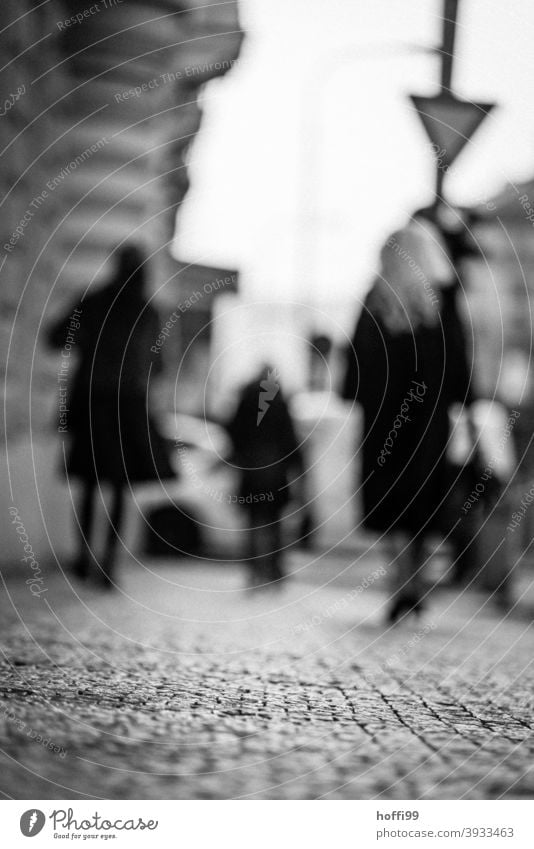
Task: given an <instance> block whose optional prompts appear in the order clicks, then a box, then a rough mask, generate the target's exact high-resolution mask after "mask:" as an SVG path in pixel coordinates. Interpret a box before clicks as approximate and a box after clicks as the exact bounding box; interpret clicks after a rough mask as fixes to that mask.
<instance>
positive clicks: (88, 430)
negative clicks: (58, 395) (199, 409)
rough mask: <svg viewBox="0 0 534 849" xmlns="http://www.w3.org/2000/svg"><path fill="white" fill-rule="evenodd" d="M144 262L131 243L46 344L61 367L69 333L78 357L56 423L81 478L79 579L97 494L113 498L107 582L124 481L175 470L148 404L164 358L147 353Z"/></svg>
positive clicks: (154, 318)
mask: <svg viewBox="0 0 534 849" xmlns="http://www.w3.org/2000/svg"><path fill="white" fill-rule="evenodd" d="M144 264H145V259H144V257H143V254H142V253H141V251H140V250H139V249H138V248H137V247H136V246H134V245H128V246H126V247H124V248H122V249H121V250H120V252H119V254H118V262H117V269H116V272H115V274H114V276H113V277H112V279H111V280H110V282H109V283H108V284H107V285H105V286H103V287H100V288H99V289H97V290H95V291H94V292H92V293H90V294H89V295H87V296H85V297H83V298H82V299H81V300H80V301H79V302H78V304H77V306H76V307H70V308H69V311H68V313H67V314H66V315H64V316H62V318H61V319H60V320H59V321H57V322H56V323H55V324H54V326H53V327H52V328H51V329H50V332H49V343H50V345H51V346H53V347H56V348H62V369H64V368H65V366H64V363H65V359H64V358H65V355H66V339H72V341H71V342H69V344H68V354H69V356H70V355H72V356H73V357H74V356H76V357H77V360H78V363H77V367H76V368H75V369H74V368H73V366H70V364H69V369H68V371H67V373H66V374H65V386H64V398H63V400H64V401H66V403H63V404H62V405H61V406H60V425H59V428H58V430H59V431H60V433H65V434H66V435H67V438H68V442H69V446H68V452H67V459H66V473H67V476H68V477H70V476H72V477H75V478H78V479H79V480H80V482H81V484H82V494H81V500H80V510H79V518H78V517H77V523H76V524H77V528H78V554H77V557H76V559H75V562H74V564H73V570H74V572H75V574H76V575H77V576H78V577H79V578H82V579H85V578H87V577H88V575H89V572H90V564H91V557H93V558H94V557H95V555H94V553H93V550H92V548H91V542H90V540H91V532H92V529H93V519H94V508H95V494H96V489H97V487H100V485H101V484H104V485H107V487H109V488H110V489H111V494H112V498H111V508H110V510H109V512H108V521H109V525H108V531H107V536H106V541H105V551H104V556H103V560H102V563H101V568H102V576H103V580H104V586H108V587H111V586H112V585H113V571H114V564H115V559H116V552H117V542H118V540H119V538H120V532H121V527H122V523H123V514H124V495H125V489H126V487H127V486H129V485H130V484H132V483H136V482H140V481H150V480H157V479H159V478H169V477H171V476H173V474H174V472H173V469H172V467H171V464H170V455H169V452H168V449H167V445H166V443H165V441H164V440H163V438H162V437H161V435H160V434H159V432H158V430H157V428H156V427H155V425H154V422H153V420H152V418H151V416H150V414H149V412H148V409H147V395H148V388H149V383H150V380H151V379H153V378H154V376H155V375H156V374H157V373H158V372H159V371H160V370H161V361H160V359H159V355H157V354H153V353H152V352H151V348H153V347H154V346H155V340H156V338H157V336H158V333H159V321H158V315H157V312H156V310H155V309H154V307H153V306H152V305H151V303H149V301H148V300H147V295H146V292H145V272H144ZM73 316H75V317H76V322H75V326H74V327H73V320H72V319H73ZM71 369H72V370H73V371H74V373H73V374H71V373H70V370H71ZM60 374H61V372H60ZM95 559H96V558H95Z"/></svg>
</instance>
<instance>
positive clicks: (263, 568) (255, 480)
mask: <svg viewBox="0 0 534 849" xmlns="http://www.w3.org/2000/svg"><path fill="white" fill-rule="evenodd" d="M227 430H228V434H229V436H230V439H231V441H232V445H233V461H234V464H235V466H236V468H237V470H238V476H239V493H238V503H239V504H240V505H241V507H242V509H243V510H244V512H245V515H246V517H247V531H248V563H249V568H250V583H251V586H260V585H267V584H269V583H271V582H279V581H281V580H282V579H283V578H284V577H285V573H284V569H283V563H282V560H283V549H284V544H283V539H282V513H283V510H284V507H285V506H286V505H287V503H288V500H289V489H290V485H291V482H292V480H293V482H294V485H296V486H298V485H299V484H298V483H296V482H298V481H299V479H300V480H302V471H303V461H302V453H301V449H300V446H299V442H298V439H297V436H296V433H295V429H294V425H293V421H292V419H291V415H290V412H289V407H288V404H287V401H286V399H285V396H284V394H283V391H282V388H281V386H280V382H279V376H278V373H277V371H276V369H274V368H271V367H269V366H268V365H266V366H263V367H262V369H261V370H260V372H259V373H258V374H257V375H256V377H255V378H254V379H253V380H252V381H251V382H250V383H248V384H247V385H246V386H245V387H244V388H243V389H242V391H241V393H240V396H239V399H238V403H237V407H236V410H235V412H234V414H233V416H232V418H231V419H230V421H229V422H228V423H227Z"/></svg>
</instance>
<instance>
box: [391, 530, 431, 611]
mask: <svg viewBox="0 0 534 849" xmlns="http://www.w3.org/2000/svg"><path fill="white" fill-rule="evenodd" d="M391 543H392V552H391V558H390V567H389V568H390V575H391V578H390V586H391V607H390V610H389V614H388V619H389V620H390V621H395V620H396V619H398V618H399V616H401V615H402V614H403V613H405V612H408V611H410V610H411V611H419V610H420V609H421V607H422V597H423V592H424V584H423V575H422V572H423V563H424V540H423V538H422V537H421V536H416V537H413V536H411V535H410V534H408V533H405V532H396V533H394V534H393V535H392V537H391Z"/></svg>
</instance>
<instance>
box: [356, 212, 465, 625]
mask: <svg viewBox="0 0 534 849" xmlns="http://www.w3.org/2000/svg"><path fill="white" fill-rule="evenodd" d="M453 282H454V270H453V268H452V266H451V263H450V259H449V256H448V253H447V251H446V249H445V246H444V245H443V243H442V242H440V240H439V239H437V240H434V238H433V237H430V236H429V234H428V232H424V231H423V230H422V229H421V228H420V227H418V226H416V225H415V224H411V225H409V226H407V227H405V228H403V229H402V230H399V231H397V232H396V233H394V234H393V235H392V236H391V237H390V238H389V239H388V240H387V242H386V244H385V246H384V248H383V249H382V252H381V270H380V273H379V275H378V276H377V278H376V279H375V281H374V283H373V285H372V287H371V290H370V292H369V294H368V295H367V297H366V298H365V301H364V304H363V308H362V311H361V314H360V317H359V319H358V322H357V325H356V330H355V333H354V337H353V340H352V345H351V346H350V349H349V351H348V356H347V368H346V375H345V380H344V385H343V388H342V394H343V397H345V398H346V399H350V400H356V401H358V402H359V404H360V405H361V407H362V410H363V438H362V455H363V456H362V491H363V524H364V526H365V527H367V528H368V529H371V530H373V531H378V532H380V533H381V534H385V535H387V538H388V539H389V540H390V541H391V543H392V549H393V558H392V571H393V574H392V576H391V577H392V600H391V606H390V608H389V612H388V620H389V621H390V622H394V621H396V620H397V619H399V618H400V617H401V616H403V615H405V614H406V613H408V612H414V613H418V612H420V611H421V610H422V608H423V604H424V584H423V575H422V571H423V565H424V561H425V543H426V541H427V539H428V537H429V536H430V535H433V534H435V533H437V532H439V530H440V511H441V510H442V509H443V506H444V503H445V501H446V498H447V495H448V487H449V483H450V476H449V473H448V466H447V460H446V449H447V441H448V437H449V407H450V406H451V404H453V403H454V402H460V403H464V402H465V400H466V398H468V396H469V391H470V376H469V369H468V368H467V361H466V353H465V349H464V347H463V343H462V339H457V338H456V336H455V334H454V332H452V333H451V334H449V335H448V336H447V337H446V336H445V333H444V329H443V324H442V310H443V309H444V307H445V304H446V302H447V294H446V293H447V289H448V288H449V287H450V286H451V285H452V284H453Z"/></svg>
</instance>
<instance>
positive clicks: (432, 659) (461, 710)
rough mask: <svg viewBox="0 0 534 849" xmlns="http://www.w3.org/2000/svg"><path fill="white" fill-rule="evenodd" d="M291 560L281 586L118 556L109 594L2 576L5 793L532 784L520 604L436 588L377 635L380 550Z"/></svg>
mask: <svg viewBox="0 0 534 849" xmlns="http://www.w3.org/2000/svg"><path fill="white" fill-rule="evenodd" d="M291 559H292V568H293V570H294V575H293V578H292V580H291V581H289V582H288V583H287V585H286V586H285V587H284V589H283V590H280V591H279V592H276V591H274V590H269V591H266V592H263V593H262V592H256V593H252V594H250V593H246V592H244V591H243V589H242V586H243V575H242V571H241V569H240V568H239V567H238V566H237V565H235V566H228V565H224V566H221V565H220V564H213V563H204V564H194V563H192V562H191V561H189V562H187V563H182V564H162V563H161V562H158V563H156V562H153V563H150V564H148V565H145V566H144V567H141V566H140V565H137V564H135V563H133V562H132V563H128V562H126V563H123V564H122V567H121V574H120V583H121V591H120V593H117V594H110V595H105V594H103V593H101V592H97V591H95V590H93V589H90V588H85V587H83V588H82V587H80V585H79V584H76V585H72V586H69V584H68V582H66V581H65V580H64V579H63V578H62V577H61V576H59V575H56V576H52V575H51V576H49V580H48V584H47V589H48V591H47V593H46V594H44V595H43V596H42V597H41V598H40V599H39V598H33V597H32V596H31V593H29V592H28V588H27V587H26V586H25V585H24V584H23V583H21V582H17V581H15V580H14V579H13V580H10V582H9V585H8V591H9V599H8V600H9V606H10V607H11V609H10V610H8V612H7V615H6V616H5V617H4V620H3V637H2V644H3V646H4V652H5V660H4V663H3V673H4V674H3V676H2V680H3V684H2V687H1V694H2V696H3V699H2V701H1V702H0V732H1V749H2V756H1V757H2V760H1V763H2V772H1V779H0V781H1V785H0V787H1V789H2V790H3V792H4V793H5V794H6V795H8V796H10V797H14V798H35V799H39V798H68V799H75V798H134V799H135V798H140V799H143V798H177V799H179V798H264V799H265V798H269V799H277V798H301V799H307V798H331V799H334V798H337V799H341V798H348V799H351V798H382V799H406V798H409V799H415V798H461V797H464V798H469V799H475V798H498V797H501V796H502V797H506V798H521V797H529V798H531V797H532V796H534V771H533V770H534V767H533V766H532V764H533V753H534V738H533V734H532V732H533V726H534V720H533V717H532V704H533V701H534V689H533V684H534V670H533V652H532V645H533V633H532V630H533V629H532V627H531V621H530V619H529V618H528V617H527V616H525V615H523V616H522V617H513V616H508V617H506V618H505V619H504V620H501V619H500V618H499V617H498V616H497V614H496V613H495V611H494V610H493V608H492V607H491V604H490V603H489V602H487V600H486V599H485V598H484V596H481V595H479V594H474V593H473V594H468V593H464V594H462V595H460V597H456V596H455V594H454V593H452V592H450V591H441V592H440V593H439V594H438V593H434V594H433V596H432V598H431V600H430V604H429V608H428V613H427V614H426V615H425V617H424V618H423V619H422V620H421V621H420V622H419V623H417V622H412V621H410V622H406V623H403V624H401V625H400V626H398V627H397V628H395V629H389V630H385V629H384V628H383V626H382V620H383V616H384V611H385V604H386V596H385V588H384V580H385V579H384V577H383V576H381V575H380V574H379V570H380V566H381V564H380V561H379V560H378V559H377V558H371V557H370V556H367V557H366V558H362V559H361V560H360V561H359V562H358V564H356V565H355V566H352V567H350V569H347V570H346V571H345V573H344V575H342V576H341V577H338V578H335V579H333V576H335V575H336V573H337V572H339V571H340V569H339V568H338V567H339V566H341V567H343V568H346V567H344V566H343V564H342V563H336V564H334V566H335V568H327V567H331V566H332V564H331V563H326V564H324V563H323V564H322V565H321V562H320V561H319V562H317V563H310V560H313V557H312V556H310V555H304V554H302V553H293V554H292V555H291ZM349 565H350V564H349V563H347V566H349ZM366 583H367V585H365V584H366ZM523 584H525V581H523ZM525 588H526V584H525ZM522 589H523V586H522V588H521V591H522ZM76 593H78V595H76ZM38 735H40V736H38Z"/></svg>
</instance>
